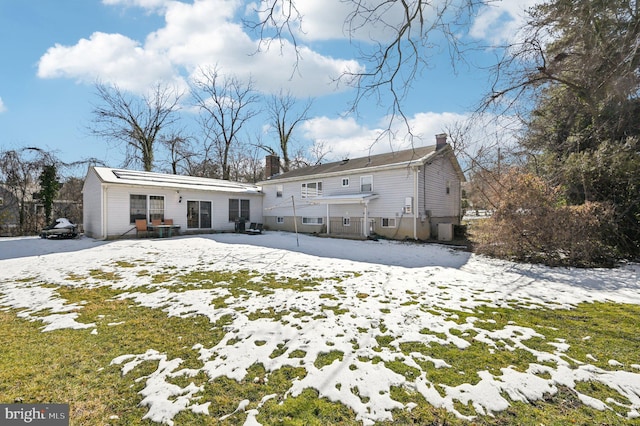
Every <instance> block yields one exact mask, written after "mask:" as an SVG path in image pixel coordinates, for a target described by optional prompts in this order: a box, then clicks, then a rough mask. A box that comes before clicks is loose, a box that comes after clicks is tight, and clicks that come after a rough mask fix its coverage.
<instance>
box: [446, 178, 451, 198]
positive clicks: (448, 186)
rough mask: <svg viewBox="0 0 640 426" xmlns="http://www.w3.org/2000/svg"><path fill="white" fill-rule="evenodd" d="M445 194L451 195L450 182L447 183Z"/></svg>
mask: <svg viewBox="0 0 640 426" xmlns="http://www.w3.org/2000/svg"><path fill="white" fill-rule="evenodd" d="M446 193H447V195H448V194H450V193H451V181H450V180H448V181H447V189H446Z"/></svg>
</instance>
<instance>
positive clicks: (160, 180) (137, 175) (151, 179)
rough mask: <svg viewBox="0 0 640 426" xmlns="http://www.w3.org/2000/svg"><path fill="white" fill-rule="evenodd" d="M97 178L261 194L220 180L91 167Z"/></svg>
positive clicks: (253, 187) (250, 187)
mask: <svg viewBox="0 0 640 426" xmlns="http://www.w3.org/2000/svg"><path fill="white" fill-rule="evenodd" d="M93 170H94V172H95V173H96V175H97V176H98V178H99V179H100V180H101V181H102V182H104V183H114V184H122V185H137V186H155V187H163V188H176V189H196V190H200V191H217V192H242V193H255V194H259V193H261V192H262V191H261V188H260V187H259V186H256V185H253V184H249V183H240V182H233V181H229V180H222V179H209V178H202V177H193V176H182V175H171V174H166V173H154V172H142V171H138V170H126V169H112V168H109V167H93Z"/></svg>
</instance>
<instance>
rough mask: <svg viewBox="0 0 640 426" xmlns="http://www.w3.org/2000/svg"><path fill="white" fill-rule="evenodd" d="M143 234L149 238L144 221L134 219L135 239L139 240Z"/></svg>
mask: <svg viewBox="0 0 640 426" xmlns="http://www.w3.org/2000/svg"><path fill="white" fill-rule="evenodd" d="M143 232H144V233H145V236H147V237H148V236H149V228H147V221H146V219H136V237H137V238H140V234H141V233H143Z"/></svg>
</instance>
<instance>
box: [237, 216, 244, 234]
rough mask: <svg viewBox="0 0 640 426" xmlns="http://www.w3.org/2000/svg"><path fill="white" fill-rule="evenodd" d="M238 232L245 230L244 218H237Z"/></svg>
mask: <svg viewBox="0 0 640 426" xmlns="http://www.w3.org/2000/svg"><path fill="white" fill-rule="evenodd" d="M236 232H244V219H236Z"/></svg>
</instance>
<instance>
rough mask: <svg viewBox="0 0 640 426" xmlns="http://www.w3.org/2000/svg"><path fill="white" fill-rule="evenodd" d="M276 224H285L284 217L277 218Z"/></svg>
mask: <svg viewBox="0 0 640 426" xmlns="http://www.w3.org/2000/svg"><path fill="white" fill-rule="evenodd" d="M276 223H277V224H280V225H282V224H283V223H284V217H282V216H278V217H276Z"/></svg>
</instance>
